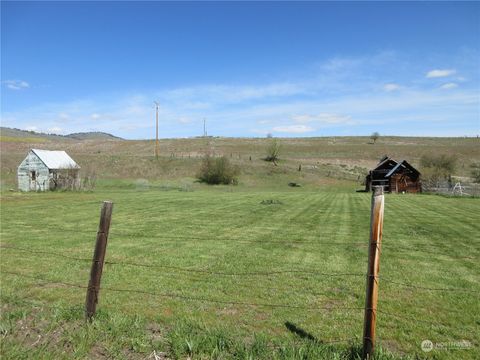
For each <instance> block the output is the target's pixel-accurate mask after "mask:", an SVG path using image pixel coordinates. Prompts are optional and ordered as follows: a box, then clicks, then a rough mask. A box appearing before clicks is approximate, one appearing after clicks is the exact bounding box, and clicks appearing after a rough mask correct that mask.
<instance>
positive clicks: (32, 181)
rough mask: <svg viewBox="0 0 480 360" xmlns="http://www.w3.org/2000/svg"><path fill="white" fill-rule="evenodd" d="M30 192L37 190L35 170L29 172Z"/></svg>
mask: <svg viewBox="0 0 480 360" xmlns="http://www.w3.org/2000/svg"><path fill="white" fill-rule="evenodd" d="M30 190H34V191H36V190H37V172H36V171H35V170H31V171H30Z"/></svg>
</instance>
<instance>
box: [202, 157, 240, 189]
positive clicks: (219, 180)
mask: <svg viewBox="0 0 480 360" xmlns="http://www.w3.org/2000/svg"><path fill="white" fill-rule="evenodd" d="M239 172H240V169H239V168H238V166H235V165H233V164H232V163H230V161H229V160H228V158H227V157H226V156H222V157H219V158H215V157H212V156H210V155H205V157H204V158H203V160H202V165H201V167H200V171H199V172H198V174H197V178H198V179H199V180H200V182H204V183H206V184H209V185H219V184H223V185H230V184H232V185H236V184H238V174H239Z"/></svg>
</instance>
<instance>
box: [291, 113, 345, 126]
mask: <svg viewBox="0 0 480 360" xmlns="http://www.w3.org/2000/svg"><path fill="white" fill-rule="evenodd" d="M292 120H293V121H295V122H297V123H313V122H315V123H319V124H335V125H338V124H353V121H352V119H351V117H350V116H348V115H341V114H331V113H320V114H302V115H293V116H292Z"/></svg>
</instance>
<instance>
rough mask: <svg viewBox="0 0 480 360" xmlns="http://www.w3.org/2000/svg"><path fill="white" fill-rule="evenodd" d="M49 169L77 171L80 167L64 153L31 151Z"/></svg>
mask: <svg viewBox="0 0 480 360" xmlns="http://www.w3.org/2000/svg"><path fill="white" fill-rule="evenodd" d="M32 151H33V152H34V153H35V154H36V155H37V156H38V157H39V159H40V160H42V161H43V163H44V164H45V165H46V166H47V167H48V168H49V169H55V170H57V169H79V168H80V166H78V164H77V163H76V162H75V161H74V160H73V159H72V158H71V157H70V156H69V155H68V154H67V153H66V152H65V151H51V150H39V149H32Z"/></svg>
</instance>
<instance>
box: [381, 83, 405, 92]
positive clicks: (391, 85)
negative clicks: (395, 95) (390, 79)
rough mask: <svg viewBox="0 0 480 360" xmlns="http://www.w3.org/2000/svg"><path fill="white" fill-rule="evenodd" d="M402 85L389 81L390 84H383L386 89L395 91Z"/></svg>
mask: <svg viewBox="0 0 480 360" xmlns="http://www.w3.org/2000/svg"><path fill="white" fill-rule="evenodd" d="M401 88H402V87H401V86H400V85H398V84H395V83H388V84H385V85H383V90H385V91H388V92H390V91H395V90H400V89H401Z"/></svg>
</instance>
